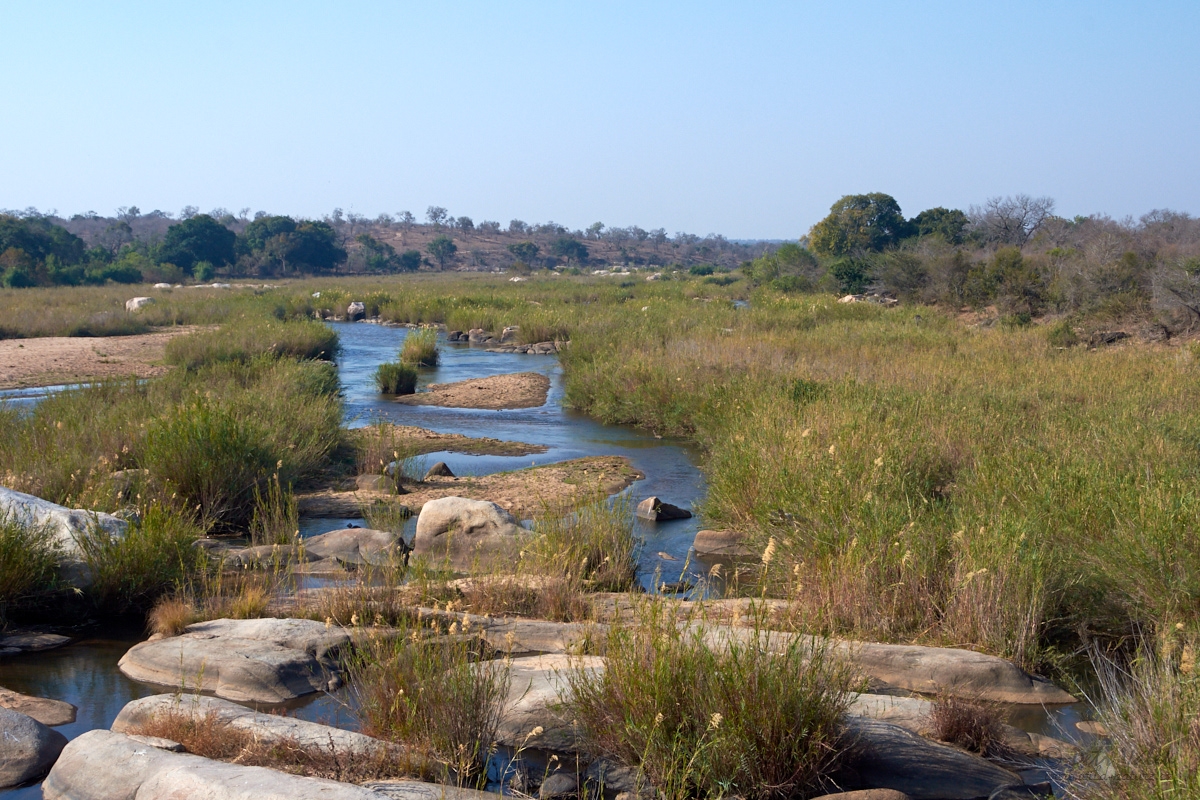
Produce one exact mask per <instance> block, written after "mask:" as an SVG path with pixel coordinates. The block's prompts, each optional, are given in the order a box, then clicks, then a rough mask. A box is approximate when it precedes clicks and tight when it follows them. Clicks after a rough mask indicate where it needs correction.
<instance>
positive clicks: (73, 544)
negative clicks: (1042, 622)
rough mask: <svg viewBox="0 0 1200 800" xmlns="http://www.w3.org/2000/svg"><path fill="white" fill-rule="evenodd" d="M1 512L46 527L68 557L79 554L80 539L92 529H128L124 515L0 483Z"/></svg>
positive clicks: (116, 531) (118, 532) (117, 534)
mask: <svg viewBox="0 0 1200 800" xmlns="http://www.w3.org/2000/svg"><path fill="white" fill-rule="evenodd" d="M0 516H6V517H10V518H12V519H14V520H15V521H16V522H17V523H18V524H20V525H24V526H26V527H30V528H35V527H37V528H45V529H46V531H47V532H48V533H49V535H50V537H51V540H52V541H53V542H54V543H55V544H56V545H57V546H58V547H59V548H60V549H61V551H62V554H63V555H64V556H65V557H67V558H75V559H78V558H81V557H82V555H83V552H82V550H81V548H80V545H79V542H80V540H81V539H82V538H83V537H84V536H86V535H87V534H88V533H90V532H92V531H97V532H102V533H105V534H108V535H109V536H112V537H113V538H119V537H122V536H124V535H125V533H126V532H127V531H128V530H129V523H128V522H126V521H125V520H123V519H119V518H117V517H114V516H113V515H112V514H105V513H103V512H98V511H85V510H83V509H80V508H67V507H66V506H60V505H58V504H57V503H51V502H50V501H49V500H43V499H42V498H40V497H35V496H33V495H31V494H25V493H24V492H17V491H14V490H12V489H6V488H4V487H3V486H0Z"/></svg>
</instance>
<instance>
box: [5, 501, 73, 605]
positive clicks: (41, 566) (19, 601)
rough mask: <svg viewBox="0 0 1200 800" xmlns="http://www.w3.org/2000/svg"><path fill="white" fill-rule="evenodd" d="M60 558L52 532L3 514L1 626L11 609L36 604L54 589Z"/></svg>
mask: <svg viewBox="0 0 1200 800" xmlns="http://www.w3.org/2000/svg"><path fill="white" fill-rule="evenodd" d="M58 557H59V554H58V552H57V548H56V546H55V544H54V541H53V540H52V539H51V537H50V535H49V532H48V531H46V530H45V529H42V528H38V527H29V526H25V525H21V524H19V523H18V522H17V521H16V520H15V519H13V518H11V517H8V516H5V515H3V514H0V625H3V624H4V622H5V621H6V617H7V613H8V611H9V610H10V609H20V608H21V606H22V605H23V604H25V603H29V602H36V601H37V599H38V597H39V596H41V595H43V594H45V593H46V592H49V591H51V590H52V589H53V587H54V584H55V582H56V580H57V578H58Z"/></svg>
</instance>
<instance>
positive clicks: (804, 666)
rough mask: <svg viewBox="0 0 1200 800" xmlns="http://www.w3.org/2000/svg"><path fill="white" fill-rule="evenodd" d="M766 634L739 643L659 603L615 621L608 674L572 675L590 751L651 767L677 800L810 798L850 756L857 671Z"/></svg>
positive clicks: (649, 772) (572, 698)
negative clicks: (845, 723)
mask: <svg viewBox="0 0 1200 800" xmlns="http://www.w3.org/2000/svg"><path fill="white" fill-rule="evenodd" d="M766 636H767V634H766V633H765V632H762V631H759V632H757V636H756V637H752V638H751V640H750V641H748V642H746V643H738V642H729V643H728V647H727V648H721V647H714V646H710V645H709V644H708V643H706V641H705V638H704V635H703V633H702V632H701V630H700V629H699V628H690V629H689V628H681V627H680V626H679V625H678V624H677V623H676V620H675V617H674V615H673V614H670V613H669V612H664V611H663V610H662V609H661V608H656V607H655V606H653V605H647V606H646V607H645V608H643V609H641V611H640V616H639V617H638V619H636V620H635V621H634V622H633V623H632V624H624V625H614V626H613V627H612V628H611V630H610V635H609V639H608V643H607V647H606V654H607V658H606V665H605V668H604V670H603V671H591V670H588V669H584V668H580V669H576V670H574V671H571V672H568V673H567V679H568V683H569V687H570V690H569V693H568V699H567V701H566V707H567V711H568V714H569V715H570V718H573V719H577V720H578V721H579V725H580V729H581V731H582V734H583V742H584V748H585V750H586V751H587V752H588V753H589V754H591V755H593V756H603V757H606V758H610V759H616V760H618V761H619V762H621V763H623V764H626V765H629V766H631V767H633V768H635V769H637V770H639V772H641V773H642V774H643V775H644V776H645V777H646V778H648V779H649V783H650V784H651V785H653V786H655V787H656V788H657V789H658V790H659V792H660V793H661V795H662V796H663V797H665V798H669V800H684V799H685V798H692V797H717V796H726V795H738V796H742V797H748V798H771V797H779V798H789V797H796V796H806V795H807V794H810V793H812V792H814V791H815V790H817V789H821V788H825V784H824V783H823V779H824V777H825V776H826V775H827V774H828V773H829V772H830V771H831V770H832V769H833V767H834V766H835V765H836V762H837V758H838V755H839V752H840V751H841V750H842V749H843V746H844V744H845V743H844V742H842V741H841V740H840V739H841V726H840V717H841V714H842V713H843V712H844V711H845V709H846V706H847V703H848V699H849V695H848V691H849V689H850V686H851V681H850V673H849V672H848V670H847V669H846V667H845V666H844V665H842V664H840V663H838V662H837V661H836V660H834V659H833V658H831V657H830V656H829V655H828V654H826V653H825V652H824V651H822V650H820V649H814V648H811V647H809V646H806V645H804V644H801V642H800V639H799V637H795V638H793V639H792V640H791V641H790V643H789V644H787V645H786V646H785V647H784V648H783V649H782V651H780V649H779V647H778V646H775V645H776V643H774V642H773V643H772V645H773V646H772V647H768V646H766V645H767V642H766V640H765V637H766Z"/></svg>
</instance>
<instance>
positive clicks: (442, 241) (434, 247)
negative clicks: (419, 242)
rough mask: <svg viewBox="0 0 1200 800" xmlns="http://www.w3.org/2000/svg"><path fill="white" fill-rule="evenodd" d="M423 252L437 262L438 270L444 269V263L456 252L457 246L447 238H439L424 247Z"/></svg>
mask: <svg viewBox="0 0 1200 800" xmlns="http://www.w3.org/2000/svg"><path fill="white" fill-rule="evenodd" d="M425 250H426V251H428V253H429V255H431V256H433V257H434V258H435V259H436V260H437V262H438V269H445V268H446V262H447V261H449V260H450V259H451V258H453V257H454V254H455V253H457V252H458V245H456V244H455V243H454V240H453V239H451V238H450V237H449V236H439V237H437V238H436V239H434V240H433V241H432V242H430V243H429V244H427V245H425Z"/></svg>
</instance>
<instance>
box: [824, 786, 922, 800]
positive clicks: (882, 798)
mask: <svg viewBox="0 0 1200 800" xmlns="http://www.w3.org/2000/svg"><path fill="white" fill-rule="evenodd" d="M813 800H912V798H910V797H909V796H908V795H906V794H905V793H904V792H897V791H896V790H895V789H859V790H858V791H855V792H838V793H837V794H823V795H821V796H820V797H816V798H813Z"/></svg>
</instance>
